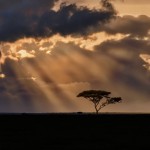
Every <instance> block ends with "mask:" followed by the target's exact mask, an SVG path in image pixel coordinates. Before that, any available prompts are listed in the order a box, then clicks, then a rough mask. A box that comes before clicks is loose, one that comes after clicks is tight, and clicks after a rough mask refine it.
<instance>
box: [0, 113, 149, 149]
mask: <svg viewBox="0 0 150 150" xmlns="http://www.w3.org/2000/svg"><path fill="white" fill-rule="evenodd" d="M14 148H15V149H20V150H22V149H26V150H29V149H35V150H36V149H37V148H38V149H40V150H55V149H59V150H61V149H63V150H71V149H73V150H87V149H91V150H106V149H114V150H129V149H133V150H142V149H146V148H148V149H150V114H100V115H94V114H76V113H74V114H0V150H3V149H6V150H9V149H14Z"/></svg>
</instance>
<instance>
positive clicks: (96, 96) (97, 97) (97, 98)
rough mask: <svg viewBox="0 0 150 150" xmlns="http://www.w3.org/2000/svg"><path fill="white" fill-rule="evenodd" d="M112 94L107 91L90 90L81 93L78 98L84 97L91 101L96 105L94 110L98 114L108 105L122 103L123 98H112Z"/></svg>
mask: <svg viewBox="0 0 150 150" xmlns="http://www.w3.org/2000/svg"><path fill="white" fill-rule="evenodd" d="M110 94H111V92H107V91H100V90H88V91H83V92H81V93H79V94H78V95H77V97H84V98H86V99H88V100H90V101H91V102H92V103H93V104H94V108H95V110H96V113H97V114H98V112H99V111H100V110H101V109H102V108H103V107H105V106H107V105H108V104H115V103H119V102H121V101H122V99H121V97H110V96H109V95H110ZM103 100H104V101H103ZM100 102H101V103H100Z"/></svg>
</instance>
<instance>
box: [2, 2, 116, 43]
mask: <svg viewBox="0 0 150 150" xmlns="http://www.w3.org/2000/svg"><path fill="white" fill-rule="evenodd" d="M55 2H57V0H51V1H49V0H38V1H36V0H21V1H18V0H12V1H11V2H8V1H4V0H1V1H0V4H2V5H1V6H0V7H1V10H0V35H1V36H0V41H15V40H17V39H20V38H23V37H35V38H38V37H43V38H44V37H50V36H52V35H54V34H56V33H59V34H61V35H72V34H75V35H76V34H81V35H85V34H88V33H89V29H90V28H94V27H95V26H96V25H101V24H103V23H105V22H107V21H109V20H110V19H111V18H113V17H114V16H115V15H116V11H115V10H114V8H113V6H112V5H111V3H109V1H107V0H102V1H101V3H102V8H100V9H99V10H95V9H92V10H90V9H88V8H87V7H77V5H76V4H70V5H67V4H66V3H62V4H61V6H60V9H59V10H58V11H57V12H56V11H54V10H52V8H53V6H54V4H55Z"/></svg>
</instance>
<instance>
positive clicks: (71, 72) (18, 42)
mask: <svg viewBox="0 0 150 150" xmlns="http://www.w3.org/2000/svg"><path fill="white" fill-rule="evenodd" d="M149 9H150V1H149V0H110V1H108V0H92V1H91V0H11V1H10V0H0V50H1V55H0V63H1V65H0V112H11V113H12V112H15V113H16V112H17V113H20V112H21V113H22V112H26V113H45V112H50V113H51V112H80V111H82V112H93V111H95V110H94V107H93V106H92V103H91V102H89V101H87V100H86V99H83V98H77V97H76V96H77V95H78V94H79V93H80V92H82V91H85V90H91V89H94V90H105V91H109V92H111V95H112V96H114V97H118V96H119V97H122V99H123V101H122V103H119V104H115V105H108V106H107V107H105V108H103V109H102V110H101V111H102V112H127V113H136V112H143V113H150V109H149V108H150V99H149V98H150V11H149Z"/></svg>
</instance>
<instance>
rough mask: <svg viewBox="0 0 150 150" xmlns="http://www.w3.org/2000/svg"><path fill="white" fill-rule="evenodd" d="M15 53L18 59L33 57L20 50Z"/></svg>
mask: <svg viewBox="0 0 150 150" xmlns="http://www.w3.org/2000/svg"><path fill="white" fill-rule="evenodd" d="M17 53H18V54H19V57H20V58H25V57H28V58H32V57H35V56H34V55H33V54H30V53H28V52H27V51H26V50H20V51H18V52H17Z"/></svg>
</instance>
